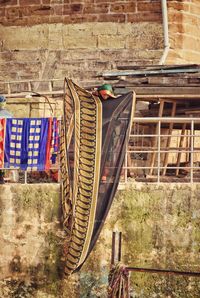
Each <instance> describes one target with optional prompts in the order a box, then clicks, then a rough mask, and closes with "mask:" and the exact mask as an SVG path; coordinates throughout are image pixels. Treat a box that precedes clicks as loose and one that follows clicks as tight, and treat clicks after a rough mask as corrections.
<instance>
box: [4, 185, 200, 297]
mask: <svg viewBox="0 0 200 298" xmlns="http://www.w3.org/2000/svg"><path fill="white" fill-rule="evenodd" d="M0 194H1V195H0V206H1V213H0V235H1V236H0V238H1V247H0V256H1V257H0V296H1V297H5V298H8V297H9V298H10V297H23V298H25V297H36V298H44V297H45V298H58V297H59V298H65V297H73V298H80V297H81V298H83V297H90V298H96V297H100V298H106V297H107V295H106V289H107V278H108V272H109V266H110V259H111V241H112V231H114V230H118V231H122V235H123V237H122V238H123V239H122V262H123V263H124V264H126V265H129V266H135V267H137V266H138V267H146V268H158V269H159V268H160V269H172V270H180V271H181V270H182V271H199V263H200V259H199V249H200V201H199V194H200V186H199V185H198V184H196V185H193V186H191V185H187V184H182V185H180V184H171V185H169V184H165V185H164V184H163V185H162V184H161V185H159V186H155V185H153V184H152V185H145V184H133V185H132V186H131V187H130V188H127V189H125V190H119V191H118V193H117V196H116V198H115V200H114V203H113V205H112V207H111V210H110V213H109V216H108V218H107V220H106V223H105V225H104V228H103V230H102V233H101V235H100V238H99V240H98V241H97V244H96V246H95V248H94V250H93V252H92V253H91V255H90V257H89V258H88V260H87V261H86V263H85V264H84V266H83V267H82V269H81V271H80V272H79V273H76V274H73V275H72V276H71V277H70V278H69V279H67V280H66V279H64V277H63V274H62V268H63V260H62V258H61V249H62V243H63V233H62V227H61V222H60V221H61V211H60V199H59V185H57V184H54V185H53V184H46V185H37V184H34V185H14V184H13V185H4V186H0ZM116 214H117V216H116ZM131 292H132V297H138V298H147V297H159V298H166V297H170V298H172V297H173V298H183V297H184V298H186V297H187V298H198V297H199V296H200V279H199V278H197V277H186V276H185V277H182V276H173V275H157V274H148V273H134V274H132V277H131Z"/></svg>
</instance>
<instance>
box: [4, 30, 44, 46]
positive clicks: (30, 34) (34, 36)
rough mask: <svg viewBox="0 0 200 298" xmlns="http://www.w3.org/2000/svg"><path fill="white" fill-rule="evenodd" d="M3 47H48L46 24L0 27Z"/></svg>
mask: <svg viewBox="0 0 200 298" xmlns="http://www.w3.org/2000/svg"><path fill="white" fill-rule="evenodd" d="M0 31H1V38H2V40H3V41H4V47H5V48H7V49H9V50H19V49H21V50H25V49H27V50H29V49H41V48H44V49H45V48H48V32H49V30H48V26H35V27H11V28H7V27H6V28H2V27H1V30H0Z"/></svg>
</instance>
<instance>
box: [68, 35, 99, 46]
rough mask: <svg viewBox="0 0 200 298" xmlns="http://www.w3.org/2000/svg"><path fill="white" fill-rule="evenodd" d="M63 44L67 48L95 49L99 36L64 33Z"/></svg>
mask: <svg viewBox="0 0 200 298" xmlns="http://www.w3.org/2000/svg"><path fill="white" fill-rule="evenodd" d="M63 45H64V48H65V49H91V48H93V49H94V48H96V47H97V37H95V36H88V37H84V36H71V35H64V36H63Z"/></svg>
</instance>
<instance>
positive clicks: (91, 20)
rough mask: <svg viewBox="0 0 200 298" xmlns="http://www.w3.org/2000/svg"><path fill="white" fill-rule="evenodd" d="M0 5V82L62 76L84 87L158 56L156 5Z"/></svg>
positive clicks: (34, 0)
mask: <svg viewBox="0 0 200 298" xmlns="http://www.w3.org/2000/svg"><path fill="white" fill-rule="evenodd" d="M0 3H1V6H0V15H1V18H0V24H1V26H0V36H1V48H0V65H1V66H2V67H1V68H0V69H1V70H0V71H1V78H2V80H4V81H6V80H20V79H31V78H32V79H46V78H63V77H65V76H67V77H71V78H73V79H74V80H75V81H76V82H78V83H79V84H80V85H82V84H84V85H85V83H84V82H88V84H89V83H90V82H93V83H94V82H95V77H96V76H97V75H99V74H102V72H103V71H105V70H115V69H117V67H118V66H119V65H123V66H124V65H125V66H126V65H129V66H130V65H137V64H139V65H141V64H152V63H158V61H159V59H160V57H161V55H162V50H163V32H162V14H161V5H160V0H155V1H150V0H146V1H141V0H135V1H130V0H126V1H113V0H107V1H106V0H104V1H102V0H98V1H97V0H91V1H90V0H87V1H81V0H79V1H78V0H77V1H74V0H71V1H66V0H60V1H59V0H57V1H55V0H51V1H47V0H30V1H25V0H12V1H9V0H7V1H0ZM98 81H99V80H97V79H96V82H97V83H98Z"/></svg>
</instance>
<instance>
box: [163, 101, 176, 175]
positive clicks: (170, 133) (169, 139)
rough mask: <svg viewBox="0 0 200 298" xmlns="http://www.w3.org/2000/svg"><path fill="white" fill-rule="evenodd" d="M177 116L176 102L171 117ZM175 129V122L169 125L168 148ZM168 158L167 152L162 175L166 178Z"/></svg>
mask: <svg viewBox="0 0 200 298" xmlns="http://www.w3.org/2000/svg"><path fill="white" fill-rule="evenodd" d="M175 114H176V102H174V103H173V105H172V111H171V117H174V116H175ZM173 127H174V122H171V123H170V124H169V128H168V135H169V136H168V137H167V142H166V147H169V146H170V142H171V137H172V131H173ZM168 157H169V153H168V152H166V153H165V155H164V161H163V165H164V167H165V168H164V169H163V172H162V175H163V176H165V175H166V171H167V164H168Z"/></svg>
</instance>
